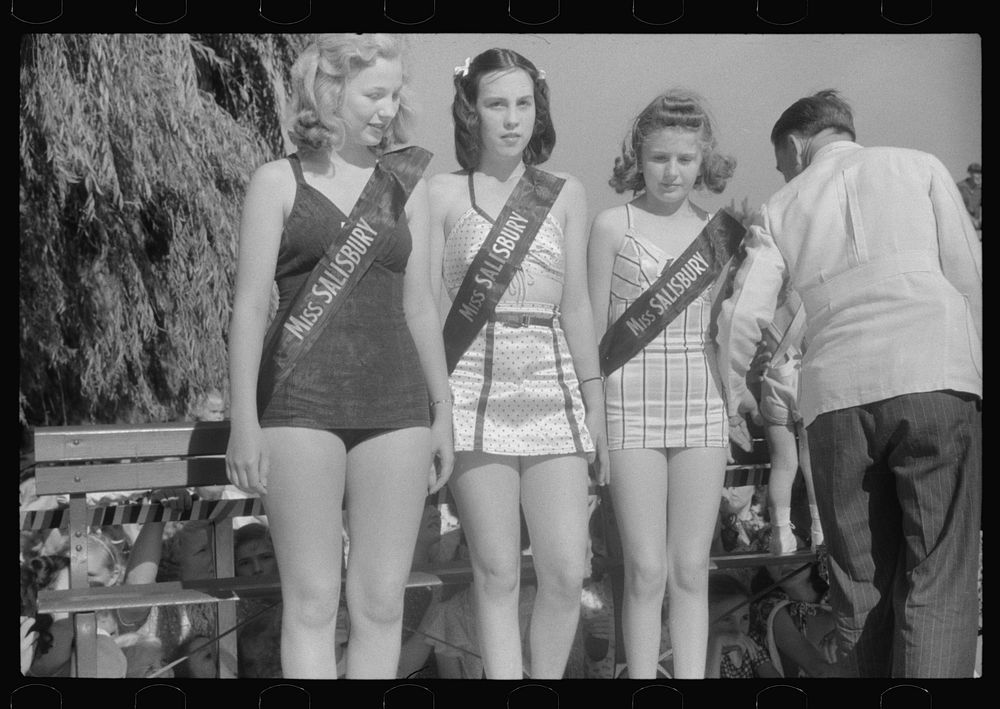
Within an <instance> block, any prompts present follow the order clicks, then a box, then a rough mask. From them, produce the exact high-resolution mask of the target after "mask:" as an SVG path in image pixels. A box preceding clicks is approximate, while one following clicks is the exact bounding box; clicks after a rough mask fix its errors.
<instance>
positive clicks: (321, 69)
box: [285, 33, 414, 150]
mask: <svg viewBox="0 0 1000 709" xmlns="http://www.w3.org/2000/svg"><path fill="white" fill-rule="evenodd" d="M379 57H382V58H383V59H397V58H399V59H401V60H402V61H403V89H402V91H401V92H400V96H399V111H398V112H397V113H396V117H395V118H393V120H392V124H391V125H390V126H389V128H388V129H387V130H386V132H385V135H384V136H383V138H382V142H381V144H380V145H379V148H380V149H388V148H391V147H392V146H393V145H395V144H397V143H404V142H406V141H407V140H408V137H409V135H408V134H409V131H410V128H411V125H412V122H413V117H414V112H413V108H412V106H411V103H410V98H409V93H408V91H407V87H408V84H409V76H408V74H407V72H406V61H405V44H404V40H403V38H402V37H400V36H397V35H392V34H384V33H376V34H355V33H343V34H320V35H317V36H316V39H315V41H314V42H313V43H312V44H310V45H309V46H308V47H306V49H305V50H304V51H303V52H302V54H301V55H300V56H299V58H298V59H297V60H296V61H295V64H293V65H292V82H291V83H292V91H291V97H290V98H289V100H288V105H287V106H286V108H285V124H286V129H287V130H288V137H289V139H290V140H291V141H292V142H293V143H294V144H295V145H296V146H297V147H299V148H301V149H306V150H320V149H324V148H331V147H332V148H334V149H337V148H339V147H340V146H341V145H343V142H344V121H343V119H342V118H341V117H340V115H339V111H340V104H341V98H342V94H343V89H344V84H345V83H346V82H347V80H348V79H350V78H351V77H353V76H354V75H355V74H357V73H358V72H359V71H361V70H362V69H366V68H367V67H370V66H372V65H373V64H374V63H375V60H376V59H377V58H379Z"/></svg>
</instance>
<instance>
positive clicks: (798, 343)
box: [759, 289, 823, 554]
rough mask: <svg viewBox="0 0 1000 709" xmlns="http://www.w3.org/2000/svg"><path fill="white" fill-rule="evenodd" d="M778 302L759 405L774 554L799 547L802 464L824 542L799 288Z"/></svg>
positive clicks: (817, 536) (817, 539)
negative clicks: (807, 419) (802, 386)
mask: <svg viewBox="0 0 1000 709" xmlns="http://www.w3.org/2000/svg"><path fill="white" fill-rule="evenodd" d="M779 302H780V303H781V306H780V307H779V308H778V311H777V313H776V314H775V318H774V321H773V322H772V323H771V324H770V325H769V326H768V327H767V328H765V330H764V348H765V350H766V351H767V353H768V354H769V355H770V356H769V358H768V359H767V364H766V366H765V368H764V372H763V378H762V380H761V385H760V406H759V409H760V418H761V419H763V424H764V436H765V438H766V439H767V448H768V452H769V454H770V459H771V472H770V476H769V478H768V486H767V500H768V511H769V513H770V517H771V542H770V549H771V552H772V553H773V554H787V553H790V552H793V551H795V549H796V535H795V534H794V533H793V532H792V530H793V529H794V525H793V524H792V522H791V505H792V502H791V501H792V483H793V482H794V480H795V476H796V474H797V473H798V471H799V470H800V469H801V470H802V477H803V480H804V482H805V485H806V494H807V495H808V498H809V516H810V519H811V527H810V539H811V540H812V547H813V549H815V548H817V547H819V546H820V545H821V544H822V543H823V527H822V525H821V524H820V519H819V508H818V507H817V506H816V492H815V491H814V490H813V480H812V466H811V465H810V463H809V444H808V442H807V440H806V430H805V427H804V426H803V425H802V415H801V414H800V413H799V407H798V396H799V373H800V371H801V369H802V355H803V352H804V343H803V341H802V337H803V334H804V330H805V311H804V310H803V307H804V306H803V305H802V301H801V299H800V298H799V297H798V296H797V295H796V294H795V292H794V291H789V290H787V289H785V291H784V292H783V293H782V294H781V295H780V296H779Z"/></svg>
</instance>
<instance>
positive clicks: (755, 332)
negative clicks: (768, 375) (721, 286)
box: [717, 212, 786, 425]
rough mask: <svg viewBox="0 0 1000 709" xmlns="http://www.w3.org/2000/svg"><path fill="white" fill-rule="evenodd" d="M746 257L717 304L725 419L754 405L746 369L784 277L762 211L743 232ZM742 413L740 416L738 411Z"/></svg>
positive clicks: (772, 316) (776, 248)
mask: <svg viewBox="0 0 1000 709" xmlns="http://www.w3.org/2000/svg"><path fill="white" fill-rule="evenodd" d="M745 243H746V258H745V259H744V261H743V263H742V264H741V265H740V267H739V270H738V271H737V272H736V277H735V280H734V282H733V293H732V295H731V296H730V297H729V298H727V299H726V300H725V301H724V302H723V303H722V305H721V307H720V309H719V320H718V323H719V332H718V335H717V340H718V344H719V373H720V374H721V375H722V381H723V388H724V390H725V392H724V393H725V396H726V405H727V408H728V411H729V414H730V425H732V424H733V421H734V418H733V417H734V416H738V415H739V414H741V413H743V412H751V411H754V410H755V409H756V402H755V401H754V398H753V395H752V394H750V392H749V391H748V390H747V387H746V374H747V371H748V370H749V369H750V364H751V362H752V361H753V359H754V355H755V353H756V352H757V344H758V343H759V342H760V340H761V338H762V332H763V330H764V328H766V327H767V326H768V325H769V324H770V323H771V321H772V320H774V311H775V308H776V307H777V300H778V293H779V292H780V291H781V287H782V284H783V283H784V280H785V277H786V269H785V261H784V258H783V257H782V255H781V253H780V252H779V251H778V247H777V246H776V245H775V243H774V239H772V238H771V235H770V233H769V232H768V229H767V220H766V213H763V212H762V216H760V217H759V218H758V221H757V222H756V223H754V225H753V226H751V227H750V231H749V232H748V234H747V236H746V242H745ZM740 418H742V417H740Z"/></svg>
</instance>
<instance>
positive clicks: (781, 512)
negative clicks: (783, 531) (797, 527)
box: [771, 505, 792, 527]
mask: <svg viewBox="0 0 1000 709" xmlns="http://www.w3.org/2000/svg"><path fill="white" fill-rule="evenodd" d="M791 523H792V508H791V506H786V505H781V506H778V507H772V508H771V524H772V525H773V526H775V527H787V526H788V525H789V524H791Z"/></svg>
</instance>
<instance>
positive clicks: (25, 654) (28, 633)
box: [21, 615, 38, 675]
mask: <svg viewBox="0 0 1000 709" xmlns="http://www.w3.org/2000/svg"><path fill="white" fill-rule="evenodd" d="M34 625H35V619H34V618H32V617H30V616H26V615H22V616H21V674H22V675H26V674H28V670H29V669H31V663H32V662H34V660H35V643H37V642H38V633H37V632H36V631H34V630H32V629H31V628H32V627H33V626H34Z"/></svg>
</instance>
